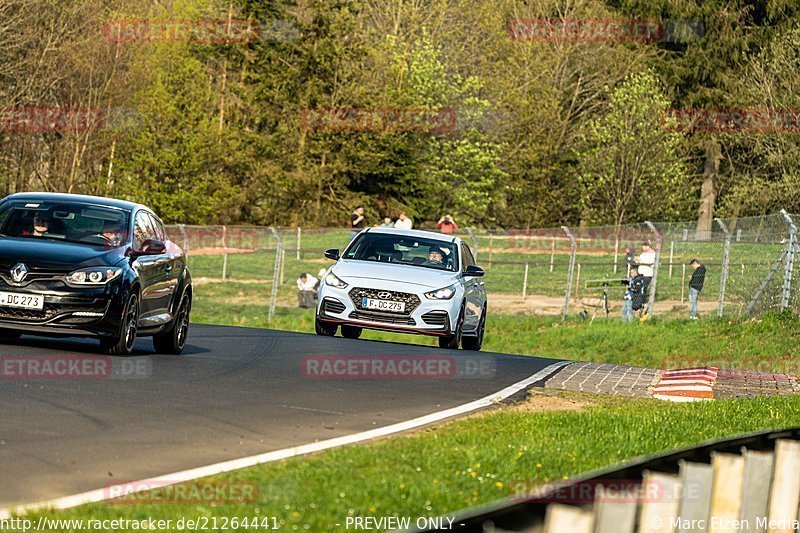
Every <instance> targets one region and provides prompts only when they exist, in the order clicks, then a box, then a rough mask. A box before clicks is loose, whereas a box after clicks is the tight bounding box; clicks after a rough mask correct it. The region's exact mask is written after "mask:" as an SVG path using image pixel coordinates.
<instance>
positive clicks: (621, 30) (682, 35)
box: [508, 18, 704, 43]
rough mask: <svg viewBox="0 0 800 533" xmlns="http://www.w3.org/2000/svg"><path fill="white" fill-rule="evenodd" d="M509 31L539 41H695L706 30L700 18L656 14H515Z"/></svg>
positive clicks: (518, 37)
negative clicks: (602, 16)
mask: <svg viewBox="0 0 800 533" xmlns="http://www.w3.org/2000/svg"><path fill="white" fill-rule="evenodd" d="M508 32H509V35H510V37H511V40H512V41H523V42H540V43H580V42H584V43H602V42H608V43H611V42H621V43H629V42H635V43H661V42H692V41H696V40H698V39H700V37H702V36H703V33H704V32H703V25H702V23H701V22H700V21H696V20H676V19H657V18H513V19H511V20H509V22H508Z"/></svg>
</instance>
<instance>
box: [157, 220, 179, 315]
mask: <svg viewBox="0 0 800 533" xmlns="http://www.w3.org/2000/svg"><path fill="white" fill-rule="evenodd" d="M150 222H151V224H152V226H153V230H154V231H155V238H156V239H158V240H159V241H161V242H163V243H164V244H165V245H166V253H165V254H164V257H163V262H162V263H160V272H159V278H158V281H157V283H158V284H159V286H158V289H157V292H158V295H157V299H158V302H157V306H158V308H159V309H160V310H161V311H160V312H161V313H168V312H169V311H170V309H172V300H173V299H174V298H175V291H176V290H177V287H178V280H179V279H180V275H181V269H180V268H179V266H180V265H178V264H176V263H177V260H176V257H175V249H174V247H173V246H170V245H169V244H168V240H167V232H166V230H165V229H164V223H163V222H161V219H160V218H158V217H157V216H155V215H154V214H153V213H150Z"/></svg>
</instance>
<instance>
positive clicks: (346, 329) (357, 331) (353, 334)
mask: <svg viewBox="0 0 800 533" xmlns="http://www.w3.org/2000/svg"><path fill="white" fill-rule="evenodd" d="M362 331H364V329H363V328H360V327H358V326H342V337H344V338H346V339H357V338H359V337H360V336H361V332H362Z"/></svg>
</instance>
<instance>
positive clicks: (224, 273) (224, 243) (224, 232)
mask: <svg viewBox="0 0 800 533" xmlns="http://www.w3.org/2000/svg"><path fill="white" fill-rule="evenodd" d="M227 233H228V228H227V227H225V226H222V281H225V278H226V277H228V241H227V239H226V237H227Z"/></svg>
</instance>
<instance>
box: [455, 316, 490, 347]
mask: <svg viewBox="0 0 800 533" xmlns="http://www.w3.org/2000/svg"><path fill="white" fill-rule="evenodd" d="M485 330H486V308H484V309H483V313H481V321H480V322H479V323H478V330H477V331H476V333H477V335H475V336H474V337H464V338H463V339H462V340H461V346H462V347H463V348H464V349H465V350H473V351H476V352H479V351H480V349H481V347H483V333H484V331H485Z"/></svg>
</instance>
